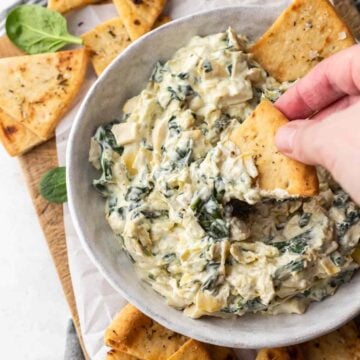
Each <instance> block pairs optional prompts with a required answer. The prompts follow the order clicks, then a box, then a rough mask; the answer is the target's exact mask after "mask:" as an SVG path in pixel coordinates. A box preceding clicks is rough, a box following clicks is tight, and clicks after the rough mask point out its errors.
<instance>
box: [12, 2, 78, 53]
mask: <svg viewBox="0 0 360 360" xmlns="http://www.w3.org/2000/svg"><path fill="white" fill-rule="evenodd" d="M5 27H6V34H7V36H8V37H9V38H10V40H11V41H12V42H13V43H14V44H15V45H16V46H17V47H19V48H20V49H21V50H23V51H25V52H26V53H28V54H40V53H46V52H55V51H57V50H59V49H61V48H62V47H64V46H65V45H67V44H82V39H81V38H79V37H76V36H73V35H71V34H69V32H68V30H67V24H66V19H65V18H64V17H63V16H62V15H61V14H59V13H58V12H56V11H52V10H49V9H46V8H44V7H42V6H39V5H21V6H18V7H16V8H15V9H13V10H12V11H11V12H10V13H9V14H8V16H7V18H6V25H5Z"/></svg>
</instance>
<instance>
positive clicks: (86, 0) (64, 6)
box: [48, 0, 102, 13]
mask: <svg viewBox="0 0 360 360" xmlns="http://www.w3.org/2000/svg"><path fill="white" fill-rule="evenodd" d="M100 1H102V0H49V1H48V8H49V9H51V10H55V11H57V12H59V13H65V12H67V11H70V10H73V9H76V8H79V7H82V6H85V5H90V4H95V3H98V2H100Z"/></svg>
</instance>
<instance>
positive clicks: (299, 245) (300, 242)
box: [271, 230, 312, 254]
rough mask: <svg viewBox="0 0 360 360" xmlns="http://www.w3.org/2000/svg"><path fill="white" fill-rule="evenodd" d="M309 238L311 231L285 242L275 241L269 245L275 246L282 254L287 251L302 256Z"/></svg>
mask: <svg viewBox="0 0 360 360" xmlns="http://www.w3.org/2000/svg"><path fill="white" fill-rule="evenodd" d="M311 238H312V235H311V230H307V231H305V232H303V233H301V234H299V235H297V236H294V237H293V238H291V239H289V240H287V241H277V242H273V243H271V245H272V246H275V247H276V248H277V249H279V250H280V252H282V253H284V252H286V251H288V252H293V253H295V254H303V253H304V252H305V250H306V247H307V245H308V242H309V241H310V240H311Z"/></svg>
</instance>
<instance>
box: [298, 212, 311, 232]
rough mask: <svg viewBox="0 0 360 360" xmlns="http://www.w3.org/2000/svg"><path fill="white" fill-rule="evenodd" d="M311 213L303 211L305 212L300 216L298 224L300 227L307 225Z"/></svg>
mask: <svg viewBox="0 0 360 360" xmlns="http://www.w3.org/2000/svg"><path fill="white" fill-rule="evenodd" d="M311 215H312V214H310V213H306V212H305V213H303V214H302V215H301V216H300V219H299V226H300V227H301V228H302V227H305V226H307V225H309V222H310V219H311Z"/></svg>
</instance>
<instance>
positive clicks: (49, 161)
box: [0, 0, 360, 358]
mask: <svg viewBox="0 0 360 360" xmlns="http://www.w3.org/2000/svg"><path fill="white" fill-rule="evenodd" d="M334 4H335V5H336V7H337V9H338V12H339V13H340V14H341V15H342V17H343V18H344V19H345V20H346V21H347V22H348V24H349V25H350V27H351V28H352V30H353V33H354V35H355V36H356V37H357V38H360V16H359V13H358V12H357V10H356V9H355V7H354V6H353V5H352V0H334ZM17 55H21V51H20V50H18V49H17V48H16V47H15V46H14V45H13V44H12V43H11V42H10V41H9V40H8V39H7V38H6V37H1V38H0V57H8V56H17ZM19 161H20V164H21V168H22V170H23V173H24V176H25V180H26V183H27V186H28V189H29V193H30V196H31V198H32V201H33V204H34V207H35V209H36V212H37V215H38V217H39V222H40V225H41V227H42V230H43V232H44V235H45V238H46V241H47V244H48V247H49V250H50V253H51V255H52V258H53V261H54V264H55V267H56V270H57V273H58V276H59V278H60V281H61V284H62V288H63V290H64V294H65V297H66V300H67V302H68V304H69V307H70V311H71V314H72V317H73V320H74V323H75V327H76V329H77V333H78V335H79V337H80V339H81V344H82V347H83V349H84V346H83V342H82V338H81V332H80V324H79V319H78V313H77V309H76V303H75V298H74V293H73V288H72V283H71V276H70V271H69V265H68V257H67V249H66V239H65V230H64V222H63V209H62V206H61V205H55V204H49V203H47V202H46V201H44V200H43V199H42V198H41V197H40V195H39V192H38V184H39V181H40V178H41V176H42V175H43V174H44V173H45V172H46V171H47V170H49V169H51V168H53V167H56V166H58V160H57V152H56V143H55V139H52V140H49V141H48V142H46V143H44V144H42V145H40V146H38V147H36V148H35V149H33V150H31V151H30V152H29V153H27V154H25V155H23V156H21V157H19ZM87 358H88V357H87Z"/></svg>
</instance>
